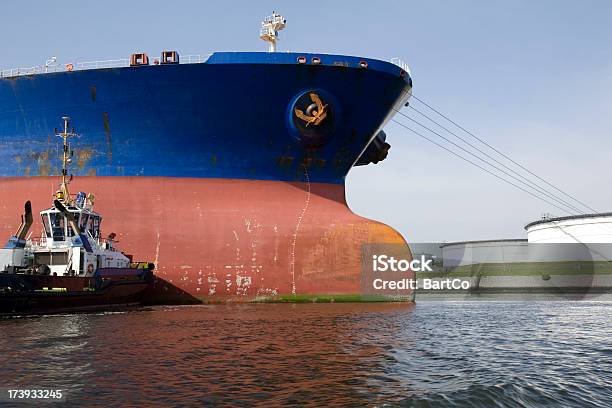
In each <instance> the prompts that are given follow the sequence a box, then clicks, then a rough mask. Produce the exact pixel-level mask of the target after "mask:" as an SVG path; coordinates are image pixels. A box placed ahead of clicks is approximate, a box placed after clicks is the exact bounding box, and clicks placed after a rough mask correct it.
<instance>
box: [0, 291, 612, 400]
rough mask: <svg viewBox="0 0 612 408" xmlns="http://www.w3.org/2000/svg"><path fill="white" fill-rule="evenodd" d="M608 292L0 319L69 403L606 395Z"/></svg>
mask: <svg viewBox="0 0 612 408" xmlns="http://www.w3.org/2000/svg"><path fill="white" fill-rule="evenodd" d="M611 311H612V302H601V301H600V302H588V301H583V302H570V301H564V302H538V301H530V302H512V301H508V302H478V301H462V302H429V301H424V302H420V303H418V304H416V305H399V304H298V305H286V304H267V305H213V306H188V307H159V308H154V309H149V310H144V311H137V312H129V313H123V314H87V315H71V316H48V317H38V318H20V319H4V320H0V333H1V334H0V345H1V346H2V349H3V364H2V365H1V366H0V375H1V378H2V380H1V381H3V382H5V384H0V388H5V387H19V386H21V387H32V386H38V387H47V388H62V389H66V390H68V391H67V402H68V404H69V405H72V404H75V405H77V404H78V405H87V406H112V405H116V404H118V403H120V404H121V405H123V406H137V405H142V404H146V405H148V406H169V405H185V406H192V405H230V404H232V405H236V404H241V405H245V406H252V405H261V406H278V405H296V404H297V405H311V406H321V405H335V406H346V405H356V406H363V405H382V404H389V405H399V404H401V405H405V406H430V405H431V406H466V407H468V406H469V407H471V406H479V405H480V406H491V405H493V404H495V403H497V404H498V406H534V407H535V406H543V405H551V406H577V407H578V406H580V407H583V406H600V407H609V406H612V391H610V387H609V384H610V381H612V363H611V362H612V339H611V338H610V333H611V332H612V326H611V323H610V316H611Z"/></svg>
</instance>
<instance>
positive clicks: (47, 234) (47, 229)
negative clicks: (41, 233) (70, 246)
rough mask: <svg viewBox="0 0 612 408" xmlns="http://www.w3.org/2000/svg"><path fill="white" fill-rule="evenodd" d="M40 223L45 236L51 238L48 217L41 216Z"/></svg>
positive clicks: (45, 215)
mask: <svg viewBox="0 0 612 408" xmlns="http://www.w3.org/2000/svg"><path fill="white" fill-rule="evenodd" d="M42 222H43V227H44V228H45V235H46V236H47V238H51V224H49V216H48V215H47V214H43V215H42Z"/></svg>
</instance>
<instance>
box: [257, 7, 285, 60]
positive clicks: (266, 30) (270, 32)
mask: <svg viewBox="0 0 612 408" xmlns="http://www.w3.org/2000/svg"><path fill="white" fill-rule="evenodd" d="M286 26H287V20H285V18H284V17H283V16H281V15H280V14H276V12H275V11H273V12H272V15H271V16H269V17H266V18H264V20H263V21H262V22H261V30H260V33H259V38H261V39H262V40H264V41H265V42H267V43H268V44H269V46H270V48H269V51H270V52H275V51H276V41H277V39H278V32H279V31H280V30H282V29H284V28H285V27H286Z"/></svg>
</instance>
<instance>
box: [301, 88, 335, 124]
mask: <svg viewBox="0 0 612 408" xmlns="http://www.w3.org/2000/svg"><path fill="white" fill-rule="evenodd" d="M310 99H311V100H312V102H313V104H312V105H310V106H309V107H308V108H307V109H306V113H304V112H303V111H302V110H300V109H298V108H295V109H294V112H295V115H296V116H297V117H298V118H300V119H302V120H303V121H304V122H306V127H308V126H309V125H311V124H312V125H314V126H319V125H320V124H321V122H323V120H325V118H326V117H327V111H326V109H327V104H323V102H322V101H321V98H319V95H317V94H316V93H314V92H311V93H310Z"/></svg>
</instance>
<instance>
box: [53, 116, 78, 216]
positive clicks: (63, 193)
mask: <svg viewBox="0 0 612 408" xmlns="http://www.w3.org/2000/svg"><path fill="white" fill-rule="evenodd" d="M62 119H63V120H64V131H63V132H59V133H58V132H57V131H56V132H55V135H56V136H58V137H61V138H62V141H63V145H64V152H63V155H62V184H61V185H60V189H59V191H57V192H56V193H55V196H56V198H57V199H58V200H60V201H63V202H65V203H67V204H70V192H69V191H68V185H69V184H70V181H71V179H72V176H71V177H70V178H68V166H69V165H70V162H71V161H72V151H70V143H68V139H69V138H72V137H76V136H77V134H76V133H74V129H72V130H71V131H69V127H70V118H69V117H68V116H63V117H62Z"/></svg>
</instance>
